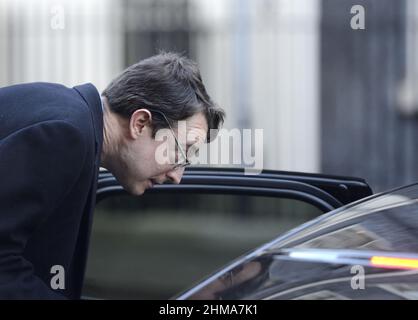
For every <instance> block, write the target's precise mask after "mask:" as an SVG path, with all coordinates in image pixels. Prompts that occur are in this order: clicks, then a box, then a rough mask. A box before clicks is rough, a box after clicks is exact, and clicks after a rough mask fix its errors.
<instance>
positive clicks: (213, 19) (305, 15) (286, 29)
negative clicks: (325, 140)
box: [191, 0, 320, 172]
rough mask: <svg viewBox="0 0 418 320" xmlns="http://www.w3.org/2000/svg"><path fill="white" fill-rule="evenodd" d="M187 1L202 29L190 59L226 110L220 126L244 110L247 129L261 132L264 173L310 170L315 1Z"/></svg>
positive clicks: (314, 156) (315, 164)
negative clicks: (239, 56) (268, 170)
mask: <svg viewBox="0 0 418 320" xmlns="http://www.w3.org/2000/svg"><path fill="white" fill-rule="evenodd" d="M193 3H194V6H195V9H194V10H192V11H191V12H192V13H191V16H192V17H193V25H194V28H196V29H197V30H201V31H202V32H197V33H196V37H195V38H194V43H195V50H196V55H197V57H198V60H199V63H200V66H201V69H202V74H203V77H204V80H205V81H206V83H207V87H208V91H209V92H210V93H211V94H212V96H213V97H214V100H216V101H217V102H219V103H220V104H221V105H222V106H224V107H225V109H226V110H227V114H228V117H227V121H226V123H225V127H226V128H233V127H237V126H239V124H240V123H242V122H243V121H242V119H240V117H241V118H242V116H243V115H242V113H243V112H244V113H245V114H246V115H245V117H247V118H249V119H250V126H251V127H252V128H263V129H264V141H265V145H264V167H265V168H271V169H279V170H293V171H308V172H318V171H319V170H320V141H319V140H320V131H319V130H320V107H319V90H320V77H319V72H320V70H319V60H320V59H319V32H320V30H319V19H320V1H319V0H213V1H206V0H195V1H193ZM211 8H215V9H211ZM243 16H244V19H245V20H246V22H245V23H240V21H238V20H239V19H242V18H243ZM241 22H242V21H241ZM240 50H241V52H243V53H244V58H243V59H239V60H240V61H238V62H237V57H238V54H239V52H240ZM244 50H246V51H244ZM244 68H246V70H243V69H244ZM243 77H244V79H243ZM237 84H238V85H237ZM240 88H242V89H240ZM246 101H248V105H247V107H246V108H244V107H243V105H244V104H245V102H246ZM237 102H238V103H237Z"/></svg>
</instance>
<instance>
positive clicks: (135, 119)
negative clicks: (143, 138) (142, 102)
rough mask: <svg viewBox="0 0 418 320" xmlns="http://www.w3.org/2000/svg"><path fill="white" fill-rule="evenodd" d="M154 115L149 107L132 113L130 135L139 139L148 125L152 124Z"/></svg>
mask: <svg viewBox="0 0 418 320" xmlns="http://www.w3.org/2000/svg"><path fill="white" fill-rule="evenodd" d="M151 121H152V115H151V112H150V111H149V110H147V109H138V110H136V111H135V112H134V113H132V115H131V119H130V121H129V135H130V137H131V138H133V139H137V138H138V137H139V136H140V135H141V134H143V133H144V129H145V128H146V127H150V126H151Z"/></svg>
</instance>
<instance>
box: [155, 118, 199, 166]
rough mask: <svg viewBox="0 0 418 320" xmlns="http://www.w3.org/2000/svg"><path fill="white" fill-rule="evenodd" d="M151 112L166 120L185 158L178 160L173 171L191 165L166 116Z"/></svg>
mask: <svg viewBox="0 0 418 320" xmlns="http://www.w3.org/2000/svg"><path fill="white" fill-rule="evenodd" d="M150 111H151V112H155V113H158V114H159V115H161V116H162V117H163V118H164V120H165V122H167V125H168V127H169V128H170V131H171V133H172V134H173V137H174V140H175V141H176V146H177V148H178V149H179V150H180V153H181V156H182V157H183V159H181V160H180V159H177V161H176V163H175V164H174V166H173V169H174V170H175V169H178V168H184V167H187V166H189V165H191V162H190V161H189V159H187V155H186V152H185V151H184V149H183V148H182V146H181V145H180V143H179V141H178V139H177V137H176V134H175V133H174V130H173V128H172V127H171V124H170V122H169V121H168V119H167V117H166V116H165V114H164V113H162V112H161V111H156V110H150Z"/></svg>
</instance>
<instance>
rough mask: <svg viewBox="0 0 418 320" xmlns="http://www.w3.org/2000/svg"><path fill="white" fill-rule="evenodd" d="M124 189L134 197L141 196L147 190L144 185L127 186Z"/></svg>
mask: <svg viewBox="0 0 418 320" xmlns="http://www.w3.org/2000/svg"><path fill="white" fill-rule="evenodd" d="M121 185H122V184H121ZM122 187H123V189H125V190H126V191H127V192H128V193H129V194H131V195H133V196H141V195H143V194H144V192H145V190H146V188H145V186H144V184H125V185H122Z"/></svg>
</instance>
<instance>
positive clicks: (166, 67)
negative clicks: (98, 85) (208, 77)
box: [102, 52, 225, 141]
mask: <svg viewBox="0 0 418 320" xmlns="http://www.w3.org/2000/svg"><path fill="white" fill-rule="evenodd" d="M102 96H104V97H106V98H107V100H108V102H109V105H110V109H111V110H112V111H113V112H115V113H117V114H119V115H121V116H124V117H126V118H130V117H131V115H132V113H133V112H134V111H135V110H137V109H141V108H145V109H148V110H150V111H151V113H152V111H156V112H155V113H154V114H153V135H155V133H156V131H157V130H159V129H161V128H166V127H167V123H166V121H165V120H164V118H163V117H161V115H160V114H158V112H163V113H164V114H165V115H166V117H167V118H168V121H170V125H175V122H176V121H179V120H185V119H187V118H189V117H191V116H193V115H194V114H196V113H198V112H203V114H204V115H205V117H206V120H207V122H208V129H209V130H208V136H207V139H208V141H210V140H211V139H212V138H213V136H212V137H211V136H210V132H211V129H215V130H218V129H219V128H220V126H221V125H222V123H223V121H224V117H225V112H224V111H223V110H222V109H221V108H219V107H218V106H216V105H215V103H214V102H213V101H212V100H211V98H210V97H209V95H208V94H207V92H206V89H205V86H204V85H203V81H202V78H201V76H200V71H199V68H198V66H197V64H196V63H195V62H194V61H192V60H190V59H188V58H186V57H184V56H182V55H180V54H177V53H172V52H161V53H159V54H157V55H155V56H152V57H150V58H147V59H144V60H141V61H140V62H138V63H136V64H134V65H131V66H130V67H128V68H127V69H125V70H124V71H123V72H122V73H121V74H120V75H119V76H118V77H116V78H115V79H114V80H113V81H112V82H111V83H110V84H109V85H108V86H107V88H106V89H105V90H104V91H103V93H102ZM155 116H156V117H155ZM171 122H172V123H171ZM215 132H216V131H215Z"/></svg>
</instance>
